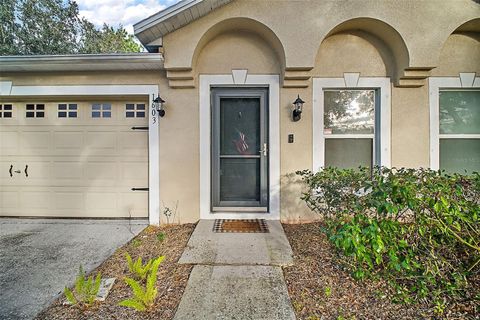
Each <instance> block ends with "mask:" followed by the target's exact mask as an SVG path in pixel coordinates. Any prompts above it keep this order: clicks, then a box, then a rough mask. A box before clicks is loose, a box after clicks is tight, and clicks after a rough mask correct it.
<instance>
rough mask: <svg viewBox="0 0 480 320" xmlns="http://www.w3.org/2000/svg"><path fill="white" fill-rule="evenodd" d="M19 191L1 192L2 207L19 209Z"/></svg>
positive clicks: (0, 202)
mask: <svg viewBox="0 0 480 320" xmlns="http://www.w3.org/2000/svg"><path fill="white" fill-rule="evenodd" d="M18 198H19V193H18V191H3V190H2V192H1V193H0V208H4V209H18V205H19V199H18Z"/></svg>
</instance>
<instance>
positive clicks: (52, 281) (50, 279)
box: [0, 218, 148, 320]
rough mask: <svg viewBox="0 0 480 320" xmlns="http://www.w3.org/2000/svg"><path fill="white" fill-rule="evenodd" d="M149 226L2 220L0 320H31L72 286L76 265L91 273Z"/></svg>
mask: <svg viewBox="0 0 480 320" xmlns="http://www.w3.org/2000/svg"><path fill="white" fill-rule="evenodd" d="M147 224H148V221H146V220H136V221H131V222H129V221H125V220H69V219H65V220H62V219H9V218H0V319H2V320H3V319H5V320H6V319H32V318H33V317H35V315H36V314H37V313H38V312H40V311H41V310H42V309H44V308H45V307H47V306H48V305H49V304H50V303H51V302H52V301H53V300H54V299H55V298H56V297H58V295H59V294H60V293H62V292H63V288H64V287H65V286H66V285H72V284H73V282H74V280H75V277H76V275H77V272H78V267H79V266H80V265H82V266H83V267H84V269H85V270H86V271H87V272H89V271H91V270H93V269H94V268H95V267H97V266H98V265H100V264H101V263H102V262H103V261H104V260H105V259H106V258H108V257H109V256H110V255H111V254H113V252H114V251H115V250H116V249H117V248H119V247H120V246H122V245H123V244H125V243H127V242H128V241H130V240H131V239H132V238H133V237H134V236H135V235H137V234H138V233H139V232H140V231H142V230H143V229H144V228H145V227H146V226H147Z"/></svg>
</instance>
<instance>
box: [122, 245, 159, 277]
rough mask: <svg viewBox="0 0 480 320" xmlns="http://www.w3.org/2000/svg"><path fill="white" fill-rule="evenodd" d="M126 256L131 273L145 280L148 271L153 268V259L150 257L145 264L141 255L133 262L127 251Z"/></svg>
mask: <svg viewBox="0 0 480 320" xmlns="http://www.w3.org/2000/svg"><path fill="white" fill-rule="evenodd" d="M125 258H126V259H127V264H128V270H129V271H130V273H132V274H133V276H134V277H135V278H137V280H145V278H146V277H147V274H148V271H150V269H151V268H152V263H153V259H150V260H148V261H147V263H145V265H143V261H142V258H141V257H138V259H137V260H136V261H135V262H133V259H132V257H131V256H130V255H129V254H128V252H127V253H125Z"/></svg>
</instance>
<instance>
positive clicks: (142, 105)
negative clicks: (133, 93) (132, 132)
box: [137, 103, 145, 110]
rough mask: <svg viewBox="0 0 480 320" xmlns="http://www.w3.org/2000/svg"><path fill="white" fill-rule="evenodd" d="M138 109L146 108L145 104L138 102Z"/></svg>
mask: <svg viewBox="0 0 480 320" xmlns="http://www.w3.org/2000/svg"><path fill="white" fill-rule="evenodd" d="M137 110H145V104H143V103H142V104H137Z"/></svg>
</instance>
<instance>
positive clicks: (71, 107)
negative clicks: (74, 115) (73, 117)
mask: <svg viewBox="0 0 480 320" xmlns="http://www.w3.org/2000/svg"><path fill="white" fill-rule="evenodd" d="M68 109H69V110H77V105H76V104H75V103H74V104H69V105H68Z"/></svg>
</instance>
